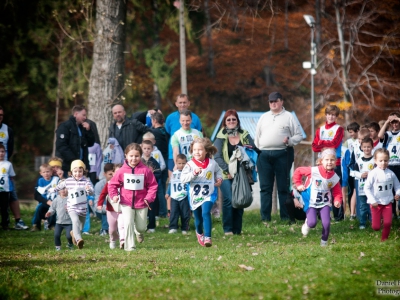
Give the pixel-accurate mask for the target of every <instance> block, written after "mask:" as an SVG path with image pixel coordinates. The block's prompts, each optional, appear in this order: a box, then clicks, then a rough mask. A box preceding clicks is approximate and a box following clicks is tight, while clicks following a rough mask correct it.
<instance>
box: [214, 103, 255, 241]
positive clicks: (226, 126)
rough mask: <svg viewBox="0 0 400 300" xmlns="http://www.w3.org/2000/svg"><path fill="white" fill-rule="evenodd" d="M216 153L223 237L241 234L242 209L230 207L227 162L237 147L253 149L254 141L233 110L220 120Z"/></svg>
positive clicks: (229, 179) (230, 196)
mask: <svg viewBox="0 0 400 300" xmlns="http://www.w3.org/2000/svg"><path fill="white" fill-rule="evenodd" d="M214 146H215V147H216V148H217V150H218V151H217V153H216V154H215V156H214V159H215V161H216V162H217V164H218V165H219V167H220V168H221V170H222V178H223V180H224V181H222V184H221V192H222V197H223V204H222V227H223V229H224V233H225V235H232V234H240V233H241V232H242V218H243V211H244V210H243V208H234V207H232V181H233V177H232V176H231V175H230V174H229V160H230V158H231V156H232V154H233V152H234V150H235V149H236V147H237V146H249V147H251V148H253V149H254V148H255V145H254V141H253V139H252V137H251V136H250V134H249V132H248V131H247V130H245V129H242V127H241V126H240V120H239V116H238V114H237V112H236V110H234V109H228V110H227V111H226V113H225V115H224V118H223V120H222V128H221V130H220V131H219V132H218V134H217V138H216V140H215V141H214Z"/></svg>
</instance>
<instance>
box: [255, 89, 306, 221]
mask: <svg viewBox="0 0 400 300" xmlns="http://www.w3.org/2000/svg"><path fill="white" fill-rule="evenodd" d="M268 99H269V107H270V111H268V112H266V113H265V114H263V115H262V116H261V118H260V120H259V121H258V123H257V129H256V136H255V139H254V143H255V145H256V146H257V148H258V149H259V150H261V154H260V155H259V156H258V160H257V171H258V174H259V178H260V189H261V191H260V198H261V199H260V202H261V209H260V213H261V220H262V221H271V209H272V190H273V187H274V178H276V182H277V186H278V197H279V205H280V217H281V220H288V219H289V215H288V213H287V211H286V207H285V202H286V199H287V198H288V195H289V182H290V180H289V176H290V168H291V166H292V164H293V161H294V150H293V146H295V145H297V144H298V143H300V142H301V140H302V139H303V135H302V133H301V127H300V124H299V123H298V122H297V120H296V119H295V117H294V116H293V115H292V114H291V113H290V112H288V111H286V110H285V108H284V107H283V98H282V95H281V94H280V93H279V92H273V93H271V94H270V95H269V97H268Z"/></svg>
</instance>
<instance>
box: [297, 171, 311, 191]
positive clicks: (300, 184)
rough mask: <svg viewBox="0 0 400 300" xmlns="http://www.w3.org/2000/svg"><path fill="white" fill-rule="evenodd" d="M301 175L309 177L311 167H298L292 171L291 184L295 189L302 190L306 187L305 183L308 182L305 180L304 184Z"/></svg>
mask: <svg viewBox="0 0 400 300" xmlns="http://www.w3.org/2000/svg"><path fill="white" fill-rule="evenodd" d="M303 176H305V177H307V179H308V178H310V176H311V167H298V168H297V169H296V170H295V171H294V172H293V178H292V181H293V186H294V188H295V189H296V190H298V191H300V192H302V191H304V190H305V189H306V185H307V184H308V182H307V180H306V182H305V184H303Z"/></svg>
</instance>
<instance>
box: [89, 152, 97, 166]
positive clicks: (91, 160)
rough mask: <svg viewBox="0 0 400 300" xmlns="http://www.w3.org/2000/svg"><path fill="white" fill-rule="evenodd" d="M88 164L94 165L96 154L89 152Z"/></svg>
mask: <svg viewBox="0 0 400 300" xmlns="http://www.w3.org/2000/svg"><path fill="white" fill-rule="evenodd" d="M89 165H91V166H95V165H96V154H94V153H89Z"/></svg>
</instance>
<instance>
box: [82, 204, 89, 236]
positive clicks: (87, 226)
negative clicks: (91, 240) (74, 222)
mask: <svg viewBox="0 0 400 300" xmlns="http://www.w3.org/2000/svg"><path fill="white" fill-rule="evenodd" d="M89 231H90V206H89V204H88V206H87V214H86V220H85V225H83V229H82V232H89Z"/></svg>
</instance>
